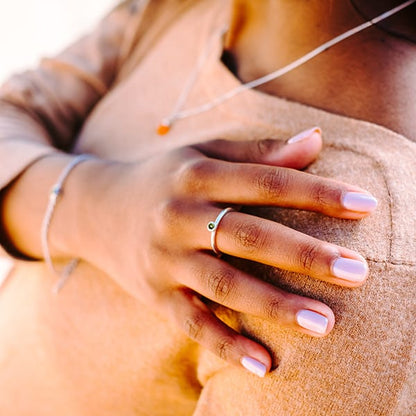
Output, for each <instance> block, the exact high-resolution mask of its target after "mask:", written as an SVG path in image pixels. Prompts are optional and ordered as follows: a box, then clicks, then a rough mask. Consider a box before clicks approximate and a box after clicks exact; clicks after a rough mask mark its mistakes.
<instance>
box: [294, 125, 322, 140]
mask: <svg viewBox="0 0 416 416" xmlns="http://www.w3.org/2000/svg"><path fill="white" fill-rule="evenodd" d="M312 133H319V134H322V130H321V129H320V128H319V127H312V128H311V129H308V130H305V131H302V132H301V133H299V134H297V135H296V136H293V137H291V138H290V139H289V140H288V141H287V142H286V143H287V144H293V143H299V142H301V141H302V140H305V139H307V138H308V137H309V136H311V135H312Z"/></svg>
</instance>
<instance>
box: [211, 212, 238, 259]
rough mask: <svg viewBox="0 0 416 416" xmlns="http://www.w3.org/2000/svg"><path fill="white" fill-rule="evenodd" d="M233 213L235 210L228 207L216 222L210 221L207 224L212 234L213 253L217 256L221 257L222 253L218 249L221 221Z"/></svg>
mask: <svg viewBox="0 0 416 416" xmlns="http://www.w3.org/2000/svg"><path fill="white" fill-rule="evenodd" d="M231 211H234V209H233V208H231V207H228V208H224V209H223V210H222V211H221V212H220V213H219V214H218V216H217V218H216V219H215V221H210V222H209V223H208V224H207V229H208V231H209V232H210V233H211V248H212V251H213V252H214V253H215V254H216V255H217V256H221V252H220V251H219V250H218V247H217V230H218V226H219V225H220V222H221V220H222V219H223V218H224V217H225V216H226V215H227V214H228V213H229V212H231Z"/></svg>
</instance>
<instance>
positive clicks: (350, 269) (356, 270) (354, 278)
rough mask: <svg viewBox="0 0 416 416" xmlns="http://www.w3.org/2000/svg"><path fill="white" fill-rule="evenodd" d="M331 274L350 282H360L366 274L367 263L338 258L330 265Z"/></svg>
mask: <svg viewBox="0 0 416 416" xmlns="http://www.w3.org/2000/svg"><path fill="white" fill-rule="evenodd" d="M331 271H332V274H333V275H334V276H336V277H339V278H340V279H344V280H349V281H350V282H362V281H363V280H364V279H365V277H366V276H367V273H368V266H367V263H365V262H363V261H360V260H353V259H347V258H345V257H340V258H338V259H336V260H335V261H334V262H333V263H332V267H331Z"/></svg>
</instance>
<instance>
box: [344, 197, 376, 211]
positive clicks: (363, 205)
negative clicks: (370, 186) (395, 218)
mask: <svg viewBox="0 0 416 416" xmlns="http://www.w3.org/2000/svg"><path fill="white" fill-rule="evenodd" d="M341 202H342V205H343V206H344V208H346V209H349V210H351V211H358V212H371V211H374V210H375V209H376V207H377V199H375V198H374V197H373V196H372V195H368V194H362V193H360V192H347V193H346V194H345V195H344V196H343V198H342V201H341Z"/></svg>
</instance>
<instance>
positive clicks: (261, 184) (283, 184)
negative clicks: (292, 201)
mask: <svg viewBox="0 0 416 416" xmlns="http://www.w3.org/2000/svg"><path fill="white" fill-rule="evenodd" d="M289 182H290V177H289V174H288V172H287V171H286V170H284V169H278V168H277V169H267V171H266V172H265V173H263V174H262V175H259V176H258V177H257V183H256V184H255V185H256V186H257V189H258V190H259V192H260V194H261V195H262V196H264V197H265V198H267V199H274V198H278V197H282V196H284V195H286V194H287V192H288V190H289Z"/></svg>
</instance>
